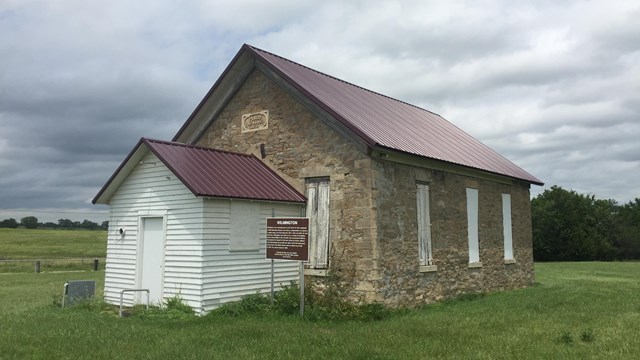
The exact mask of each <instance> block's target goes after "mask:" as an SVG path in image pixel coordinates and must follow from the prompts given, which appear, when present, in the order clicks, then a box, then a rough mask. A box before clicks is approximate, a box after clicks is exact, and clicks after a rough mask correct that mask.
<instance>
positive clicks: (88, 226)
mask: <svg viewBox="0 0 640 360" xmlns="http://www.w3.org/2000/svg"><path fill="white" fill-rule="evenodd" d="M80 228H82V229H88V230H95V229H97V228H98V224H97V223H94V222H93V221H89V220H87V219H85V220H84V221H82V223H81V224H80Z"/></svg>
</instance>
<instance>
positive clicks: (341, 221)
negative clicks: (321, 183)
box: [197, 70, 377, 299]
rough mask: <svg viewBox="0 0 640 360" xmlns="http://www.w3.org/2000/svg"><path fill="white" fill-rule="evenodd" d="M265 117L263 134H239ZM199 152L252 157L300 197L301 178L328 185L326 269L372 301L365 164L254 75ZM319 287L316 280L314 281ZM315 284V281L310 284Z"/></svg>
mask: <svg viewBox="0 0 640 360" xmlns="http://www.w3.org/2000/svg"><path fill="white" fill-rule="evenodd" d="M263 110H268V111H269V124H268V129H264V130H259V131H255V132H246V133H242V132H241V119H242V115H243V114H249V113H255V112H259V111H263ZM197 145H201V146H208V147H213V148H217V149H224V150H229V151H236V152H241V153H251V154H254V155H256V156H257V157H258V158H262V156H261V151H260V146H261V145H263V146H264V153H265V155H266V156H265V157H264V158H263V159H262V160H263V161H264V162H265V163H266V164H267V165H268V166H269V167H270V168H272V169H273V170H274V171H276V172H277V173H278V174H279V175H280V176H282V177H283V178H284V179H286V180H287V181H288V182H289V183H290V184H292V185H293V186H295V187H296V188H297V189H298V191H300V192H301V193H303V194H304V192H305V178H310V177H328V178H329V179H330V214H329V217H330V235H329V236H330V250H329V256H330V258H329V261H330V268H331V269H332V271H334V274H335V275H337V276H338V277H339V278H340V281H342V282H346V284H345V285H347V286H348V287H349V288H352V289H357V290H356V292H353V293H352V295H353V296H356V295H355V294H356V293H357V294H358V296H360V295H362V296H364V297H365V299H372V296H373V295H374V294H375V293H374V288H373V283H374V281H375V280H377V273H376V272H375V263H374V261H373V258H374V251H375V249H374V248H373V246H372V239H373V238H374V237H375V228H376V226H375V218H374V217H373V216H372V206H373V200H372V197H371V189H372V183H373V180H372V179H373V175H372V171H371V163H372V162H371V159H370V158H369V157H368V156H367V155H366V154H364V153H363V152H361V151H358V150H357V148H356V146H355V145H354V144H353V143H351V142H350V141H349V140H347V139H345V138H344V137H343V136H341V135H339V134H338V133H337V132H336V131H334V130H332V129H331V128H330V127H329V126H328V125H326V124H325V123H324V122H323V121H322V120H320V119H319V118H318V117H317V116H316V115H314V114H313V113H311V112H310V111H309V110H308V109H307V108H306V107H305V106H303V105H302V104H301V103H300V102H298V101H296V100H295V99H293V98H292V97H291V96H290V95H289V94H287V93H286V92H285V91H284V90H282V88H281V87H280V86H278V85H277V84H276V83H275V82H274V81H272V80H271V79H269V78H268V77H267V76H266V75H264V74H263V73H262V72H260V71H259V70H254V72H253V73H252V74H251V75H250V76H249V78H248V79H247V81H246V82H245V84H244V85H243V86H242V87H241V88H240V90H239V91H238V92H237V93H236V94H235V95H234V96H233V98H232V99H231V101H230V102H229V103H228V104H227V105H226V106H225V108H224V110H223V111H222V112H221V113H220V115H219V116H218V117H217V118H216V119H215V121H214V122H213V124H212V125H211V127H210V128H209V129H208V130H207V131H206V133H205V134H204V135H203V136H202V137H201V139H200V140H199V141H198V143H197ZM320 279H321V280H322V278H320ZM316 280H317V278H316Z"/></svg>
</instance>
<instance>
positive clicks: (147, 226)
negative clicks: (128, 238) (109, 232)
mask: <svg viewBox="0 0 640 360" xmlns="http://www.w3.org/2000/svg"><path fill="white" fill-rule="evenodd" d="M162 222H163V219H162V218H161V217H147V218H142V233H141V236H139V239H138V241H139V242H140V243H139V245H138V246H139V247H138V249H139V250H140V252H139V254H140V256H139V257H138V285H139V286H138V288H140V289H149V300H150V301H151V303H152V304H161V303H162V277H163V275H164V271H163V265H164V241H163V238H164V234H163V227H162ZM139 295H140V296H139V297H138V299H139V300H138V301H140V302H144V301H146V295H144V294H142V293H140V294H139Z"/></svg>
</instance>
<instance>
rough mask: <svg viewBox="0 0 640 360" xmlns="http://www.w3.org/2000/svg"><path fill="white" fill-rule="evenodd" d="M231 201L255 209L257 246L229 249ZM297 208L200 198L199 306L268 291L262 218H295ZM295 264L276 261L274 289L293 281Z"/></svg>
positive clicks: (268, 269)
mask: <svg viewBox="0 0 640 360" xmlns="http://www.w3.org/2000/svg"><path fill="white" fill-rule="evenodd" d="M232 202H242V203H243V206H252V207H255V208H256V209H257V210H258V211H259V216H260V220H259V249H257V250H246V251H230V246H231V235H232V233H234V232H235V231H233V230H232V223H234V224H235V223H237V219H234V220H233V221H232V222H231V221H230V215H231V203H232ZM272 209H273V210H272ZM300 211H301V207H300V206H299V205H291V204H281V203H269V202H258V201H254V202H251V201H245V200H226V199H206V200H205V201H204V226H203V236H204V238H203V239H204V240H203V241H204V247H203V279H202V294H203V303H202V308H203V309H204V310H205V311H209V310H212V309H214V308H216V307H218V306H220V305H221V304H223V303H225V302H229V301H236V300H239V299H240V298H241V297H242V296H244V295H248V294H255V293H256V292H262V293H265V292H269V291H270V289H271V260H268V259H266V258H265V257H266V255H265V245H266V218H267V217H271V216H272V213H274V214H275V216H289V217H291V216H296V217H297V216H300ZM298 267H299V264H298V262H296V261H276V262H275V281H274V282H275V285H276V289H279V288H280V285H281V284H283V285H288V284H289V283H290V282H291V281H297V280H298Z"/></svg>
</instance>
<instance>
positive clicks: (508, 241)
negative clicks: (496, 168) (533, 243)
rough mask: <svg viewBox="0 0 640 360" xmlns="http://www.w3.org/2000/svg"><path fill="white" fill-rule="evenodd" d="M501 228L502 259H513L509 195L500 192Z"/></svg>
mask: <svg viewBox="0 0 640 360" xmlns="http://www.w3.org/2000/svg"><path fill="white" fill-rule="evenodd" d="M502 228H503V232H504V259H505V260H513V234H512V233H511V195H509V194H502Z"/></svg>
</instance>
